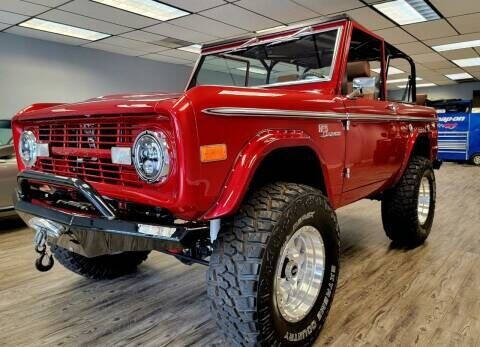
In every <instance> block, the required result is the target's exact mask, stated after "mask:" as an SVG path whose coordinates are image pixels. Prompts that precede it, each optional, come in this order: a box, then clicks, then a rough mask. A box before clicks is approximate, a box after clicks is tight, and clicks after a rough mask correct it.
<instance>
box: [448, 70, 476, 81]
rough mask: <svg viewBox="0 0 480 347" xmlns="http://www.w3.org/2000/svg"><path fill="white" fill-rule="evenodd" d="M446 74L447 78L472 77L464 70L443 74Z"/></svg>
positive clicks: (462, 78)
mask: <svg viewBox="0 0 480 347" xmlns="http://www.w3.org/2000/svg"><path fill="white" fill-rule="evenodd" d="M445 76H447V77H448V78H450V79H451V80H454V81H456V80H468V79H470V78H473V77H472V75H470V74H468V73H466V72H462V73H452V74H449V75H445Z"/></svg>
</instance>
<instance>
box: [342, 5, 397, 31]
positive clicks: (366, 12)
mask: <svg viewBox="0 0 480 347" xmlns="http://www.w3.org/2000/svg"><path fill="white" fill-rule="evenodd" d="M339 14H340V13H339ZM347 14H348V15H349V16H350V17H351V18H353V19H354V20H356V21H357V22H358V23H360V24H362V25H363V26H365V27H367V28H368V29H370V30H379V29H385V28H392V27H394V26H395V24H394V23H393V22H391V21H389V20H388V19H386V18H385V17H383V16H382V15H379V14H378V13H377V12H375V11H374V10H372V9H371V8H368V7H362V8H359V9H356V10H351V11H347Z"/></svg>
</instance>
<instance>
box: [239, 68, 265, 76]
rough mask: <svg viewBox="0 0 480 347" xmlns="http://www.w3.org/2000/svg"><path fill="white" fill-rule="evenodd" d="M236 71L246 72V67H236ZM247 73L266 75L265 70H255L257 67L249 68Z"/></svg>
mask: <svg viewBox="0 0 480 347" xmlns="http://www.w3.org/2000/svg"><path fill="white" fill-rule="evenodd" d="M237 70H240V71H247V68H246V67H237ZM248 71H249V72H251V73H256V74H259V75H266V74H267V71H266V70H264V69H260V68H257V67H251V68H250V69H248Z"/></svg>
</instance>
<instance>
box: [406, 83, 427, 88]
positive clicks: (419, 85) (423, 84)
mask: <svg viewBox="0 0 480 347" xmlns="http://www.w3.org/2000/svg"><path fill="white" fill-rule="evenodd" d="M435 86H436V84H435V83H419V84H417V88H425V87H435ZM406 87H407V86H406V85H401V86H398V88H406Z"/></svg>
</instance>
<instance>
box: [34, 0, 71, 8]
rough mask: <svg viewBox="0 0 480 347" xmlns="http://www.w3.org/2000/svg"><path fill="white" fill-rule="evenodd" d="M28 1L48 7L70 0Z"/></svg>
mask: <svg viewBox="0 0 480 347" xmlns="http://www.w3.org/2000/svg"><path fill="white" fill-rule="evenodd" d="M27 1H28V2H33V3H34V4H38V5H44V6H48V7H57V6H60V5H63V4H65V3H67V2H69V1H70V0H27Z"/></svg>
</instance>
